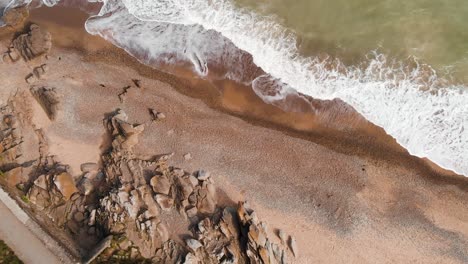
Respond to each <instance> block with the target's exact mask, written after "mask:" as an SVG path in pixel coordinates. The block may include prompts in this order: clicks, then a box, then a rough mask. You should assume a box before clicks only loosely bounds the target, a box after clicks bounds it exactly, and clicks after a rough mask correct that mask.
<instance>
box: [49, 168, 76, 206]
mask: <svg viewBox="0 0 468 264" xmlns="http://www.w3.org/2000/svg"><path fill="white" fill-rule="evenodd" d="M54 184H55V186H56V187H57V189H58V190H59V191H60V193H61V194H62V195H63V198H64V199H65V200H69V199H70V197H71V196H72V195H73V194H74V193H76V192H77V191H78V189H77V188H76V186H75V182H74V181H73V177H72V176H71V175H70V174H68V173H66V172H63V173H60V174H59V175H56V176H55V177H54Z"/></svg>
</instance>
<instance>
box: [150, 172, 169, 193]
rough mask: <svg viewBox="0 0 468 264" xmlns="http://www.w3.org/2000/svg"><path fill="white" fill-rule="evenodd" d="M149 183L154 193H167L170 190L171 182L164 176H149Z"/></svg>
mask: <svg viewBox="0 0 468 264" xmlns="http://www.w3.org/2000/svg"><path fill="white" fill-rule="evenodd" d="M150 185H151V186H152V187H153V191H154V192H155V193H160V194H165V195H168V194H169V191H170V190H171V183H170V182H169V179H168V178H167V177H165V176H154V177H153V178H151V181H150Z"/></svg>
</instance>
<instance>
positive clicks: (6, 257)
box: [0, 240, 23, 264]
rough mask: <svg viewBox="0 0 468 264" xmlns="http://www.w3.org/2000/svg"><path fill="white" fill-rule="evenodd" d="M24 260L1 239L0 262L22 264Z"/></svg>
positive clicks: (2, 263) (0, 263)
mask: <svg viewBox="0 0 468 264" xmlns="http://www.w3.org/2000/svg"><path fill="white" fill-rule="evenodd" d="M22 263H23V262H22V261H21V260H20V259H19V258H18V257H17V256H16V255H15V253H14V252H13V251H12V250H11V249H10V248H9V247H8V246H7V245H6V244H5V242H3V241H2V240H0V264H22Z"/></svg>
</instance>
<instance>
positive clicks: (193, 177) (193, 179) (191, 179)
mask: <svg viewBox="0 0 468 264" xmlns="http://www.w3.org/2000/svg"><path fill="white" fill-rule="evenodd" d="M189 180H190V182H191V183H192V186H193V187H195V186H197V185H198V179H197V178H195V176H193V175H190V177H189Z"/></svg>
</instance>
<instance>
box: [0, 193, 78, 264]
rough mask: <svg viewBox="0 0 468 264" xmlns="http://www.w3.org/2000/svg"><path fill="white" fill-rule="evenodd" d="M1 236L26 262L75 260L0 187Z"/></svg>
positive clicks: (51, 263) (45, 262)
mask: <svg viewBox="0 0 468 264" xmlns="http://www.w3.org/2000/svg"><path fill="white" fill-rule="evenodd" d="M13 211H14V212H13ZM32 230H34V232H33V231H32ZM39 237H40V239H39ZM0 239H2V240H3V241H5V243H6V244H7V245H8V246H9V247H10V248H11V249H12V250H13V251H14V252H15V253H16V255H17V256H18V257H19V258H20V259H21V260H22V261H23V262H24V263H26V264H56V263H57V264H58V263H73V262H72V261H71V260H70V259H69V258H68V256H66V253H64V251H63V250H62V249H61V248H60V246H58V244H57V243H56V242H55V241H54V240H53V239H52V238H51V237H50V236H48V235H47V234H46V233H45V232H44V231H43V230H42V229H40V227H39V226H38V225H37V224H36V223H35V222H34V221H32V220H31V219H30V218H29V216H28V215H27V214H25V213H24V212H23V211H22V210H21V209H20V207H19V206H18V205H17V204H16V202H15V201H13V199H11V198H10V197H9V196H8V195H7V194H6V193H5V192H4V191H3V190H1V189H0Z"/></svg>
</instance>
